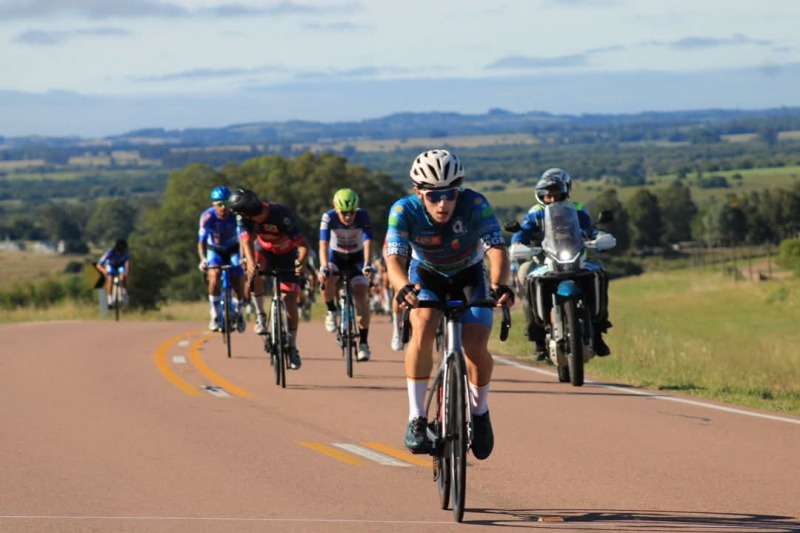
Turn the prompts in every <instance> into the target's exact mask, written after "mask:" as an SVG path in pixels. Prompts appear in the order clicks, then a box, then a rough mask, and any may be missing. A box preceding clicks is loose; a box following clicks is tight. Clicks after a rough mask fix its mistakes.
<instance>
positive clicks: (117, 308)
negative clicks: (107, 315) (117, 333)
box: [109, 274, 127, 322]
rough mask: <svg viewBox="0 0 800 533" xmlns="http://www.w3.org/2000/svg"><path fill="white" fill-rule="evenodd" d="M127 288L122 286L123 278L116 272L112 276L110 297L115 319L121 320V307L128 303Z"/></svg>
mask: <svg viewBox="0 0 800 533" xmlns="http://www.w3.org/2000/svg"><path fill="white" fill-rule="evenodd" d="M126 292H127V291H126V290H125V287H123V286H122V280H121V279H120V277H119V274H114V275H113V276H112V277H111V297H110V298H109V305H110V306H111V307H113V308H114V320H116V321H117V322H119V316H120V313H121V308H122V306H123V305H125V303H126V299H127V298H126V297H127V295H126Z"/></svg>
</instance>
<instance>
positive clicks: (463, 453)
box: [446, 354, 469, 522]
mask: <svg viewBox="0 0 800 533" xmlns="http://www.w3.org/2000/svg"><path fill="white" fill-rule="evenodd" d="M448 366H449V367H450V368H449V370H448V373H449V374H450V379H449V380H448V381H449V383H448V385H449V387H447V389H448V391H447V392H448V404H449V407H450V413H449V415H448V416H447V417H446V419H447V420H448V426H449V427H448V433H449V435H450V439H451V443H450V469H451V478H452V481H451V491H450V492H451V494H450V498H451V500H452V502H453V517H454V518H455V521H456V522H461V521H462V520H463V519H464V504H465V502H466V498H467V444H468V440H469V435H468V431H469V429H468V427H467V424H468V418H467V409H468V408H469V404H468V403H467V401H466V394H467V372H466V369H465V368H464V360H463V355H459V354H454V356H453V357H451V360H450V362H449V363H448Z"/></svg>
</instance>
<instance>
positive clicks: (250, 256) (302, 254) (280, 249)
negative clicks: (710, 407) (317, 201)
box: [228, 189, 308, 370]
mask: <svg viewBox="0 0 800 533" xmlns="http://www.w3.org/2000/svg"><path fill="white" fill-rule="evenodd" d="M228 206H229V207H230V208H231V211H233V212H234V213H236V223H237V226H238V231H239V242H240V244H241V249H242V251H243V252H244V255H245V257H246V258H247V279H248V280H252V281H253V298H252V299H253V305H254V306H255V308H256V313H257V317H256V325H255V332H256V333H257V334H259V335H265V334H266V333H267V323H266V313H265V311H264V278H263V277H262V276H258V275H257V273H258V272H259V271H261V272H264V271H266V270H267V268H268V267H273V268H276V269H278V270H279V271H282V272H281V273H280V275H279V276H278V279H279V281H280V288H281V292H282V293H283V298H284V302H285V303H286V314H287V315H288V318H289V368H291V369H293V370H297V369H299V368H300V365H301V361H300V354H299V353H298V351H297V326H298V324H299V322H300V319H299V314H298V309H297V299H298V294H299V293H300V284H299V281H300V276H302V275H303V273H304V271H305V261H306V256H307V255H308V246H307V244H306V238H305V236H304V235H303V234H302V233H301V232H300V230H299V229H298V227H297V226H296V225H295V221H294V215H293V214H292V212H291V211H290V210H289V208H287V207H285V206H283V205H280V204H273V203H267V202H262V201H261V200H260V199H259V198H258V196H257V195H256V193H255V192H253V191H251V190H249V189H238V190H236V191H234V192H232V193H231V196H230V198H229V200H228Z"/></svg>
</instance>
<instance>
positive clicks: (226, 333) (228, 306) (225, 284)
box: [214, 265, 235, 359]
mask: <svg viewBox="0 0 800 533" xmlns="http://www.w3.org/2000/svg"><path fill="white" fill-rule="evenodd" d="M214 268H217V267H214ZM218 268H219V269H220V281H221V283H222V287H221V289H220V296H221V298H220V300H219V305H218V307H217V320H220V319H221V320H222V331H221V333H222V342H224V343H225V345H226V346H227V351H228V358H229V359H230V358H231V356H232V353H231V330H232V329H233V328H234V324H233V296H232V290H233V287H232V286H231V280H230V273H229V272H228V271H229V270H231V269H232V268H235V267H234V266H233V265H220V266H219V267H218Z"/></svg>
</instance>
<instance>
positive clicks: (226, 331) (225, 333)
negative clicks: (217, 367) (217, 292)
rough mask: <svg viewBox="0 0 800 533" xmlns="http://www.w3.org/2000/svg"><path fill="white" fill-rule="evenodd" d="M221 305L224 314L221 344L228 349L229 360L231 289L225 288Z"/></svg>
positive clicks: (229, 356)
mask: <svg viewBox="0 0 800 533" xmlns="http://www.w3.org/2000/svg"><path fill="white" fill-rule="evenodd" d="M223 298H224V299H223V304H222V307H223V309H224V312H223V314H222V319H223V321H224V322H223V324H222V342H224V343H225V346H226V347H227V348H228V359H230V358H231V328H232V324H233V322H232V319H231V288H230V287H225V292H224V294H223Z"/></svg>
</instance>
